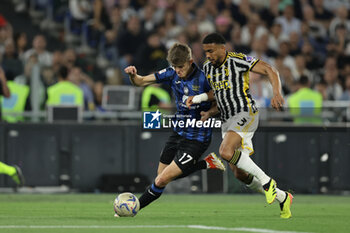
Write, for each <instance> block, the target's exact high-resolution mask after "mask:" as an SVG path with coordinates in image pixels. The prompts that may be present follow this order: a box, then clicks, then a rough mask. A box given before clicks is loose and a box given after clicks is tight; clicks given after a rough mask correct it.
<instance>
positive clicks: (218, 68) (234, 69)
mask: <svg viewBox="0 0 350 233" xmlns="http://www.w3.org/2000/svg"><path fill="white" fill-rule="evenodd" d="M225 43H226V41H225V39H224V38H223V36H222V35H220V34H218V33H211V34H209V35H207V36H206V37H205V38H204V39H203V49H204V51H205V54H206V57H207V59H208V61H207V62H206V63H204V65H203V69H204V72H205V75H206V77H207V79H208V82H209V84H210V86H211V88H212V91H210V92H208V93H203V94H200V95H196V96H194V97H190V98H189V99H188V100H187V104H188V105H191V104H192V103H194V104H197V103H200V102H202V101H206V100H208V99H209V100H214V99H215V100H216V102H217V108H218V112H220V117H221V120H222V123H223V124H222V127H221V130H222V137H223V141H222V143H221V145H220V149H219V152H220V155H221V157H222V158H223V159H225V160H226V161H227V162H228V163H229V165H230V168H231V169H232V170H233V172H234V173H235V175H236V177H237V178H239V176H237V172H238V173H242V172H243V173H244V171H246V172H248V173H249V174H251V175H253V180H251V186H249V185H248V187H251V188H253V187H254V186H255V187H260V190H261V189H262V188H263V189H264V192H265V196H266V201H267V202H268V203H269V204H271V203H272V202H273V201H274V200H275V199H277V200H278V201H279V202H280V208H281V215H280V216H281V218H290V217H291V212H290V206H291V203H292V199H293V196H292V195H291V194H290V193H287V192H285V191H282V190H280V189H278V188H277V185H276V182H275V181H274V180H273V179H272V178H270V177H269V176H268V175H266V174H265V172H264V171H263V170H261V169H260V168H259V167H258V166H257V165H256V164H255V163H254V162H253V160H251V158H250V157H249V156H250V155H251V154H253V152H254V150H253V145H252V138H253V135H254V132H255V131H256V129H257V127H258V121H259V119H258V118H259V115H258V114H259V113H258V109H257V108H256V107H255V101H254V99H253V98H252V97H251V95H250V93H249V72H255V73H259V74H262V75H267V76H268V77H269V80H270V82H271V84H272V87H273V93H274V96H273V98H272V100H271V104H272V107H274V108H275V109H277V110H279V109H280V108H282V107H283V104H284V99H283V97H282V94H281V83H280V79H279V74H278V71H277V70H276V69H275V68H274V67H272V66H270V65H269V64H267V63H265V62H264V61H261V60H259V59H256V58H254V57H250V56H247V55H245V54H242V53H234V52H228V51H226V48H225ZM208 114H209V113H208ZM210 114H215V111H214V112H211V113H210ZM237 168H238V169H237ZM242 170H244V171H242ZM249 174H246V175H247V176H248V175H249ZM239 179H240V178H239ZM240 180H241V181H243V180H242V179H240Z"/></svg>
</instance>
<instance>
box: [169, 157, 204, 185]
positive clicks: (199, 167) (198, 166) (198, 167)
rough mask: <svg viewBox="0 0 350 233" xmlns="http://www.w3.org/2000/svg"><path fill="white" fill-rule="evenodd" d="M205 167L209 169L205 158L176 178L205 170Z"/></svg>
mask: <svg viewBox="0 0 350 233" xmlns="http://www.w3.org/2000/svg"><path fill="white" fill-rule="evenodd" d="M203 169H207V162H206V161H205V160H200V161H198V162H197V163H196V164H194V165H193V166H192V167H191V168H190V169H187V170H186V171H184V173H182V174H181V175H179V176H178V177H176V178H175V180H177V179H181V178H184V177H186V176H188V175H190V174H192V173H194V172H196V171H199V170H203Z"/></svg>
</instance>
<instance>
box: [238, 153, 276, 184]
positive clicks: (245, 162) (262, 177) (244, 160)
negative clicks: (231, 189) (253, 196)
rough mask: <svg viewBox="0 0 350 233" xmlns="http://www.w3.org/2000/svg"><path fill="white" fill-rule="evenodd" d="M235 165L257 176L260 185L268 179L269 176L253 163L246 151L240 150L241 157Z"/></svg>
mask: <svg viewBox="0 0 350 233" xmlns="http://www.w3.org/2000/svg"><path fill="white" fill-rule="evenodd" d="M236 166H237V167H238V168H240V169H243V170H245V171H246V172H248V173H249V174H252V175H253V176H255V177H256V178H258V179H259V181H260V183H261V184H262V185H265V184H267V183H268V182H269V181H270V177H269V176H268V175H266V174H265V172H264V171H263V170H261V168H260V167H258V165H256V164H255V163H254V161H253V160H252V159H251V158H250V157H249V155H248V153H247V152H244V151H242V153H241V157H240V158H239V160H238V162H237V164H236Z"/></svg>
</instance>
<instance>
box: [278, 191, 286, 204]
mask: <svg viewBox="0 0 350 233" xmlns="http://www.w3.org/2000/svg"><path fill="white" fill-rule="evenodd" d="M286 196H287V194H286V192H285V191H283V190H281V189H279V188H276V200H277V201H278V202H279V203H282V202H283V201H284V200H285V199H286Z"/></svg>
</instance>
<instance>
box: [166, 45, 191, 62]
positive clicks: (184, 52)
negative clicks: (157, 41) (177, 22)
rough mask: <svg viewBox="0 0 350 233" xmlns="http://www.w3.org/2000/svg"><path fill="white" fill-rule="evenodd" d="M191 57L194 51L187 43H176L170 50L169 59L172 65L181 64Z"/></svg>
mask: <svg viewBox="0 0 350 233" xmlns="http://www.w3.org/2000/svg"><path fill="white" fill-rule="evenodd" d="M191 59H192V52H191V49H190V47H188V45H186V44H181V43H175V44H174V45H173V46H171V48H170V49H169V51H168V57H167V60H168V62H169V63H170V64H171V65H172V66H181V65H183V64H185V62H188V61H189V60H191Z"/></svg>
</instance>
